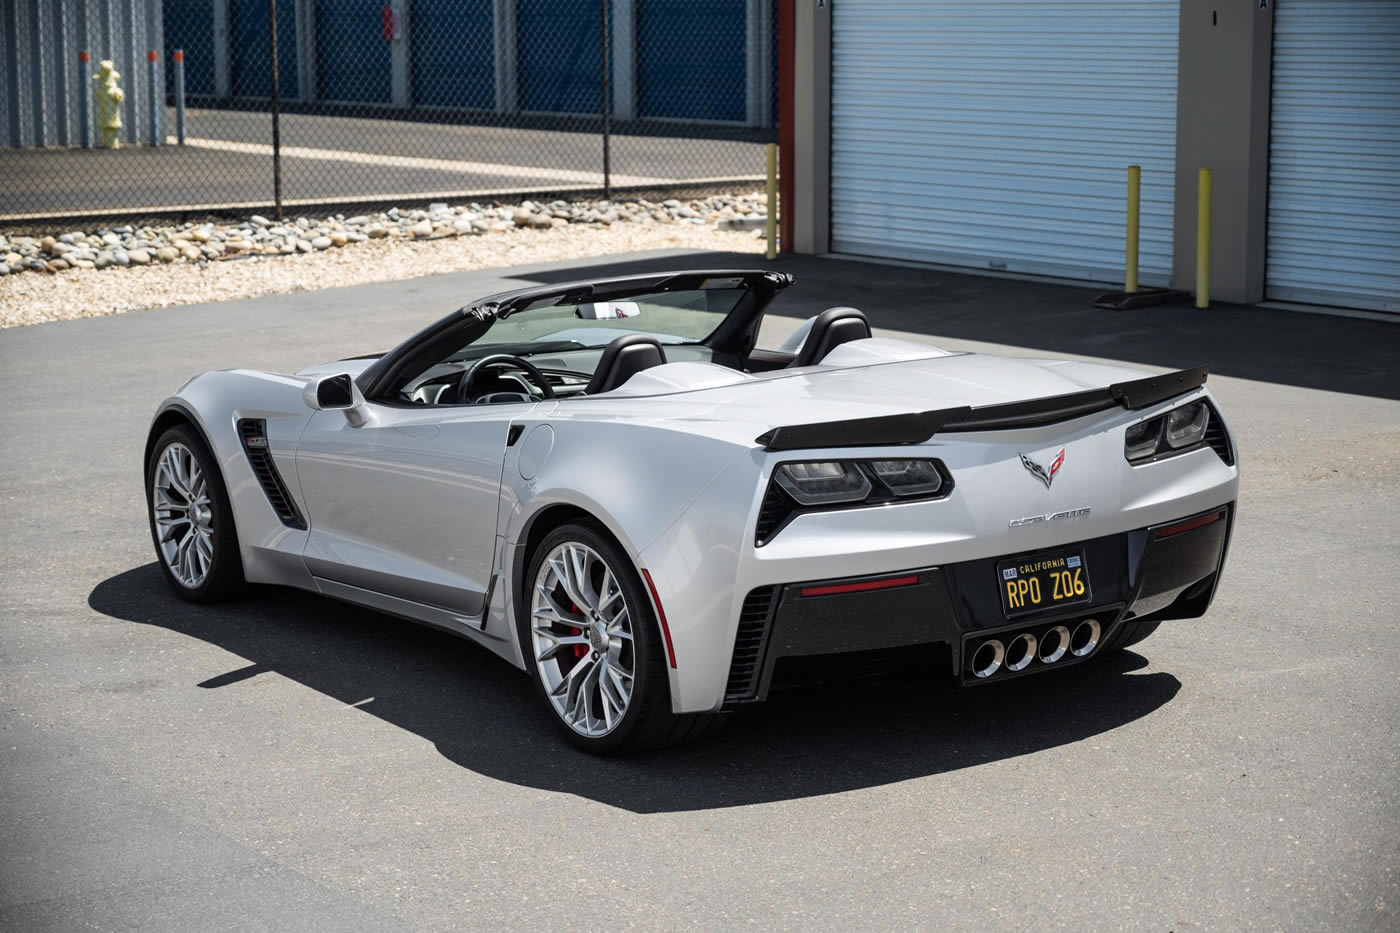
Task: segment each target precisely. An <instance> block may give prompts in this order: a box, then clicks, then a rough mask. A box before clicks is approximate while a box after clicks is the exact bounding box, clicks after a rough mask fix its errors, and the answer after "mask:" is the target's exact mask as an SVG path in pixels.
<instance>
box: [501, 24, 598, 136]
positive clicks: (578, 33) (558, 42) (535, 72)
mask: <svg viewBox="0 0 1400 933" xmlns="http://www.w3.org/2000/svg"><path fill="white" fill-rule="evenodd" d="M515 15H516V23H517V28H518V30H519V38H518V39H517V40H516V41H517V43H518V46H517V47H518V49H519V52H518V54H519V56H520V61H519V69H520V71H519V73H520V79H519V80H520V109H521V110H530V111H537V112H541V113H589V114H593V113H599V114H600V113H602V112H603V76H602V68H603V50H602V45H601V38H600V37H601V36H602V29H603V14H602V8H601V7H600V6H599V5H598V3H597V0H518V4H517V6H516V14H515Z"/></svg>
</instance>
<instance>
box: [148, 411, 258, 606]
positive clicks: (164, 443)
mask: <svg viewBox="0 0 1400 933" xmlns="http://www.w3.org/2000/svg"><path fill="white" fill-rule="evenodd" d="M172 444H182V445H184V447H185V448H187V449H188V450H189V451H190V453H191V454H192V455H193V457H194V459H195V461H196V462H197V463H198V465H199V469H200V471H201V472H202V473H203V474H204V478H205V482H206V484H207V488H208V491H209V503H210V511H211V513H212V520H211V521H210V523H209V527H210V528H212V529H213V530H214V534H213V537H212V541H213V557H212V559H211V560H210V562H209V568H208V570H207V572H206V573H205V575H204V578H203V580H202V581H201V582H200V583H199V585H197V586H193V587H191V586H186V585H185V584H184V583H182V582H181V581H180V580H179V579H178V578H177V577H176V576H175V574H174V573H173V572H172V571H171V569H170V566H169V564H168V563H167V562H166V559H165V555H164V554H163V553H162V551H161V541H160V533H159V531H158V530H157V528H156V507H155V501H154V494H153V487H154V484H155V478H156V470H157V467H158V466H159V464H160V460H161V457H162V456H163V455H164V454H165V452H166V450H167V449H169V448H170V446H171V445H172ZM145 492H146V515H147V519H148V521H149V523H150V528H151V543H152V545H154V547H155V550H156V563H157V564H159V565H160V570H161V573H162V574H163V575H164V576H165V580H166V582H167V583H169V584H170V588H171V589H172V590H174V591H175V595H177V596H179V597H180V598H181V599H185V600H189V601H190V602H192V603H213V602H221V601H223V600H227V599H232V598H234V597H237V596H240V595H242V593H243V592H244V590H245V588H246V584H245V582H244V579H243V558H242V556H241V555H240V553H239V550H238V529H237V528H235V527H234V523H233V507H232V505H230V503H229V498H228V490H227V489H226V488H225V487H224V478H223V474H221V473H220V472H219V465H218V462H217V461H215V459H214V456H213V455H212V454H211V453H210V452H209V448H208V447H207V446H206V445H205V443H204V440H203V438H201V437H200V436H199V432H198V431H196V430H195V429H194V428H192V427H189V426H188V425H177V426H175V427H172V428H170V429H169V430H167V431H166V432H165V433H163V434H161V436H160V437H159V438H157V439H156V442H155V444H154V445H152V447H151V456H150V459H148V460H147V461H146V490H145Z"/></svg>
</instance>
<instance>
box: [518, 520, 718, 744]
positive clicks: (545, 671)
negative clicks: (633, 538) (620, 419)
mask: <svg viewBox="0 0 1400 933" xmlns="http://www.w3.org/2000/svg"><path fill="white" fill-rule="evenodd" d="M526 585H527V587H528V589H527V591H526V598H525V600H524V605H523V607H522V612H521V616H522V618H521V619H520V622H519V625H520V645H521V649H522V654H524V656H525V663H526V666H527V667H528V668H529V671H530V675H531V678H532V679H533V680H534V681H535V684H536V686H537V687H538V689H539V692H540V696H541V697H542V698H543V699H544V701H545V704H546V706H547V707H548V708H549V711H550V715H551V718H552V719H553V720H554V722H555V724H556V725H558V726H559V727H560V729H561V730H562V731H563V733H564V735H565V736H566V737H567V738H568V739H569V741H570V742H572V743H573V744H574V745H576V746H578V747H579V748H581V749H583V750H585V751H588V752H593V753H595V754H610V753H618V752H634V751H641V750H643V749H647V748H656V747H658V746H662V745H669V744H673V743H676V742H680V741H686V740H689V739H691V738H695V737H696V736H698V735H699V734H701V733H702V732H704V731H708V729H709V728H710V727H711V726H712V725H713V724H714V723H715V722H717V721H718V715H717V714H688V715H676V714H674V713H672V712H671V695H670V687H669V684H668V682H667V673H666V665H667V660H666V654H665V651H664V649H663V647H662V645H661V637H660V635H659V634H658V631H657V623H656V617H655V614H654V613H653V612H652V608H651V602H650V600H649V599H648V597H647V593H646V591H645V590H644V589H643V588H642V582H641V580H640V578H639V577H638V575H637V572H636V570H635V569H634V568H633V566H632V562H631V561H630V560H629V559H628V558H627V556H626V554H625V553H623V551H622V549H621V548H620V547H619V546H618V545H617V544H616V543H615V542H614V541H613V540H612V539H611V537H609V536H608V535H606V534H605V533H604V532H603V531H602V529H601V528H598V527H596V526H594V525H592V524H582V523H576V524H568V525H563V526H561V527H560V528H557V529H555V530H554V531H552V532H550V533H549V535H547V536H546V537H545V539H544V540H543V541H542V542H540V545H539V547H537V548H536V549H535V552H534V555H533V556H532V558H531V560H530V567H529V571H528V576H527V577H526Z"/></svg>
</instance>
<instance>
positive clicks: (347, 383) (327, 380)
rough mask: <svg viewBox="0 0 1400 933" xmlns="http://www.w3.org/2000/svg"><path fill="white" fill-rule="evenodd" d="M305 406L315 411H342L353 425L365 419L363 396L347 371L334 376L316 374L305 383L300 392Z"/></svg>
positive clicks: (361, 422)
mask: <svg viewBox="0 0 1400 933" xmlns="http://www.w3.org/2000/svg"><path fill="white" fill-rule="evenodd" d="M301 397H302V399H304V400H305V402H306V404H307V407H309V408H314V409H315V410H316V411H343V412H345V417H346V419H347V420H349V422H350V423H351V424H353V425H356V426H359V425H362V424H364V423H365V421H366V420H367V419H366V417H365V412H364V405H365V397H364V395H362V394H361V393H360V387H359V386H357V385H355V380H354V379H351V378H350V376H349V374H347V373H337V374H336V375H334V376H317V377H316V378H314V379H312V380H311V381H310V382H308V383H307V384H306V388H305V389H303V390H302V392H301Z"/></svg>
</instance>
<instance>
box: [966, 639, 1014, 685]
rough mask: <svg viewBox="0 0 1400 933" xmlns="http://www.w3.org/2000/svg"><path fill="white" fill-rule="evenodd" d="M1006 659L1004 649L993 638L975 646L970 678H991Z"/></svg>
mask: <svg viewBox="0 0 1400 933" xmlns="http://www.w3.org/2000/svg"><path fill="white" fill-rule="evenodd" d="M1005 657H1006V647H1005V646H1004V645H1003V644H1002V643H1001V642H999V641H997V640H996V639H995V638H989V639H987V640H986V641H984V642H982V644H980V645H978V646H977V650H976V651H974V652H973V653H972V676H974V677H991V676H992V675H993V674H995V673H996V672H997V671H999V670H1001V662H1002V660H1003V659H1004V658H1005Z"/></svg>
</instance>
